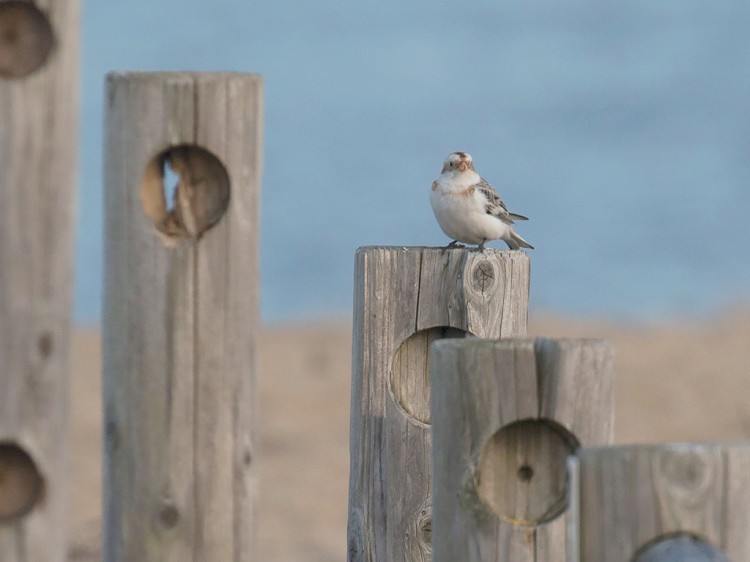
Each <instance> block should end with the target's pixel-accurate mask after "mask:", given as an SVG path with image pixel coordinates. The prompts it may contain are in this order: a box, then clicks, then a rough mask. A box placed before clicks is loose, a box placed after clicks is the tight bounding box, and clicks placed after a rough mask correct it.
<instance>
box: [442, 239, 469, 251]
mask: <svg viewBox="0 0 750 562" xmlns="http://www.w3.org/2000/svg"><path fill="white" fill-rule="evenodd" d="M465 247H466V246H464V245H463V244H459V243H458V240H453V241H452V242H451V243H450V244H448V245H447V246H446V247H445V249H446V250H450V249H452V248H465Z"/></svg>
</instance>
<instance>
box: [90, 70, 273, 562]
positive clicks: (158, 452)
mask: <svg viewBox="0 0 750 562" xmlns="http://www.w3.org/2000/svg"><path fill="white" fill-rule="evenodd" d="M107 104H108V107H107V121H106V136H107V139H106V162H105V207H106V246H105V258H106V271H105V294H104V326H103V328H104V341H103V345H104V415H105V457H104V462H105V469H104V471H105V475H104V490H105V498H104V504H105V507H104V511H105V513H104V558H105V560H107V561H108V562H115V561H122V562H130V561H134V560H138V561H142V562H148V561H151V560H154V561H155V560H159V561H161V560H174V561H177V560H179V561H183V560H195V561H198V560H217V561H218V560H234V561H247V560H253V559H254V557H253V542H254V531H255V525H256V515H255V503H256V502H255V496H256V488H257V485H256V475H257V472H256V454H257V445H258V444H257V433H256V432H257V427H256V425H257V424H256V420H255V363H256V350H255V345H256V343H255V340H256V324H257V317H258V199H259V190H260V175H261V139H262V83H261V79H260V77H259V76H256V75H243V74H220V73H206V74H202V73H123V74H111V75H110V76H109V79H108V84H107ZM170 169H171V170H172V171H173V172H174V174H175V175H179V182H178V183H177V185H176V186H175V189H174V193H169V192H168V193H166V194H165V192H164V188H165V187H166V188H170V187H171V186H170V185H163V176H165V175H166V176H169V175H170V173H169V170H170ZM167 179H168V178H167ZM167 191H169V189H167Z"/></svg>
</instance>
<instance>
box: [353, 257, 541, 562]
mask: <svg viewBox="0 0 750 562" xmlns="http://www.w3.org/2000/svg"><path fill="white" fill-rule="evenodd" d="M528 298H529V258H528V256H526V255H525V254H524V253H522V252H509V251H497V250H485V251H484V252H476V251H473V250H464V249H451V250H446V249H441V248H403V247H401V248H398V247H393V248H387V247H368V248H360V249H359V250H358V251H357V256H356V268H355V298H354V336H353V358H352V407H351V444H350V446H351V473H350V477H349V530H348V559H349V560H350V561H352V562H354V561H356V562H359V561H366V562H371V561H382V562H386V561H391V560H422V561H426V560H430V559H431V544H430V542H431V539H430V535H431V527H432V520H431V519H432V505H431V504H432V499H431V482H432V475H431V463H432V443H431V437H430V424H431V414H430V380H429V377H428V360H427V359H428V355H427V352H428V347H429V344H430V342H432V341H433V340H435V339H440V338H444V337H454V338H455V337H462V336H464V335H475V336H480V337H487V338H499V337H502V336H514V335H523V334H525V333H526V318H527V306H528Z"/></svg>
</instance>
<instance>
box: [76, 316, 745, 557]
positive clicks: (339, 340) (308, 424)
mask: <svg viewBox="0 0 750 562" xmlns="http://www.w3.org/2000/svg"><path fill="white" fill-rule="evenodd" d="M529 333H530V334H532V335H547V336H585V337H600V338H605V339H608V340H609V341H611V342H612V343H614V345H615V346H616V348H617V363H616V365H617V383H616V424H615V434H616V440H617V441H618V442H619V443H634V442H641V443H651V442H658V441H677V440H679V441H685V440H721V441H726V440H735V439H741V438H749V437H750V402H749V401H748V400H747V391H746V389H747V385H748V381H749V380H750V347H749V346H748V342H750V312H747V311H744V312H737V313H735V314H732V315H727V316H724V317H722V318H712V319H705V320H700V321H699V320H693V321H689V322H679V321H674V322H671V323H669V324H664V325H658V326H650V327H642V326H640V327H639V326H621V325H617V324H613V323H611V322H603V321H602V322H599V321H582V320H571V319H562V318H550V317H536V318H532V319H531V321H530V326H529ZM350 349H351V332H350V329H349V327H348V326H347V325H346V323H344V322H342V323H341V324H321V325H298V326H296V325H295V326H272V327H267V328H264V329H263V331H262V335H261V346H260V350H261V351H260V373H259V387H260V400H261V419H262V435H263V437H262V443H261V445H262V446H261V453H262V457H261V462H262V465H261V476H262V479H263V481H262V496H261V505H260V513H261V520H260V530H259V535H260V536H259V541H260V560H264V561H268V562H333V561H341V560H344V559H345V546H346V501H347V498H346V496H347V481H348V464H349V460H348V454H349V451H348V438H349V436H348V434H349V378H350ZM100 357H101V353H100V339H99V334H98V332H95V331H90V330H89V331H86V330H81V331H78V332H77V333H76V335H75V338H74V347H73V359H72V396H73V408H72V412H73V413H72V416H73V419H72V429H73V436H72V439H73V447H74V455H73V463H74V465H73V470H74V483H73V502H74V507H73V513H72V525H73V529H72V532H73V537H72V538H73V545H72V556H71V560H74V561H87V562H88V561H94V560H99V559H100V554H99V543H100V529H99V524H100V517H101V506H100V504H101V484H100V473H101V458H100V451H101V447H100V445H101V400H100V390H101V386H100V376H99V370H100V367H99V365H100Z"/></svg>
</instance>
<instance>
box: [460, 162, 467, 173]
mask: <svg viewBox="0 0 750 562" xmlns="http://www.w3.org/2000/svg"><path fill="white" fill-rule="evenodd" d="M458 169H459V170H461V171H462V172H465V171H466V170H468V169H469V163H468V162H466V161H465V160H464V161H462V162H461V163H460V164H459V165H458Z"/></svg>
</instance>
